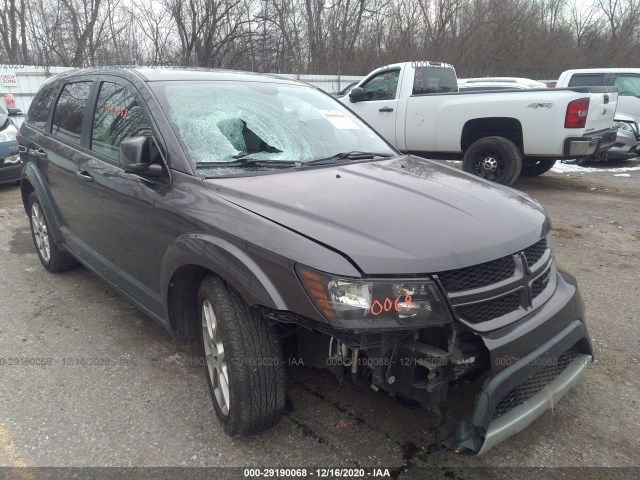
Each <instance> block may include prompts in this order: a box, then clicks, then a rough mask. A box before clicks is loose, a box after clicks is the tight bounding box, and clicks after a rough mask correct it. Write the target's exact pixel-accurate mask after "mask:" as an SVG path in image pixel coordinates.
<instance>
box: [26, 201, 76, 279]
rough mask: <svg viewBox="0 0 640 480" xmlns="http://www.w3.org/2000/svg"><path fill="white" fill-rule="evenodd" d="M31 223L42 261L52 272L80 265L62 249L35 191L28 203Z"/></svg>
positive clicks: (32, 233)
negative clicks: (54, 236)
mask: <svg viewBox="0 0 640 480" xmlns="http://www.w3.org/2000/svg"><path fill="white" fill-rule="evenodd" d="M28 212H29V223H30V224H31V236H32V237H33V243H34V244H35V246H36V252H37V253H38V257H39V258H40V262H41V263H42V265H43V266H44V268H46V269H47V270H49V271H50V272H52V273H58V272H64V271H65V270H71V269H72V268H74V267H77V266H78V261H77V260H76V259H75V258H73V257H72V256H71V255H69V254H68V253H67V252H65V251H63V250H61V249H60V248H58V246H57V245H56V242H55V241H54V240H53V237H52V236H51V232H50V230H49V222H48V221H47V218H46V217H45V214H44V209H43V208H42V205H41V204H40V200H39V199H38V196H37V195H36V194H35V192H32V193H31V195H29V203H28Z"/></svg>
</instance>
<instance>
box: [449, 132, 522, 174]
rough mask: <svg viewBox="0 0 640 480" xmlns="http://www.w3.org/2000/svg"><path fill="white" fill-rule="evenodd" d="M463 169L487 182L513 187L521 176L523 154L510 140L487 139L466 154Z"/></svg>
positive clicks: (472, 147)
mask: <svg viewBox="0 0 640 480" xmlns="http://www.w3.org/2000/svg"><path fill="white" fill-rule="evenodd" d="M462 168H463V169H464V170H465V171H466V172H469V173H473V174H474V175H477V176H478V177H481V178H484V179H485V180H490V181H492V182H496V183H501V184H503V185H511V184H512V183H513V182H515V181H516V179H517V178H518V177H519V176H520V171H521V170H522V154H521V153H520V150H519V149H518V147H517V146H516V144H515V143H513V142H512V141H511V140H509V139H508V138H504V137H485V138H481V139H480V140H477V141H476V142H474V143H473V144H472V145H471V146H470V147H469V148H468V149H467V151H466V152H465V153H464V157H463V159H462Z"/></svg>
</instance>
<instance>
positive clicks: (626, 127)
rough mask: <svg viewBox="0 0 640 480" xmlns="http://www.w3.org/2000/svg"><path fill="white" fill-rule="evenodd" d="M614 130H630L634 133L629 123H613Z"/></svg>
mask: <svg viewBox="0 0 640 480" xmlns="http://www.w3.org/2000/svg"><path fill="white" fill-rule="evenodd" d="M613 128H617V129H618V130H628V131H630V132H631V131H633V128H631V125H630V124H628V123H627V122H613Z"/></svg>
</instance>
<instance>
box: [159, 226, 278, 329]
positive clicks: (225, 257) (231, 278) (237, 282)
mask: <svg viewBox="0 0 640 480" xmlns="http://www.w3.org/2000/svg"><path fill="white" fill-rule="evenodd" d="M185 265H197V266H200V267H203V268H206V269H207V270H210V271H212V272H214V273H215V274H217V275H219V276H220V277H222V278H223V279H224V280H225V281H227V282H229V283H230V284H231V285H232V286H233V288H235V289H236V290H237V291H238V292H239V293H240V295H242V297H243V298H244V299H245V301H246V302H247V303H249V304H250V305H256V304H258V305H264V306H266V307H270V308H274V309H278V310H282V309H285V302H284V300H283V299H282V296H281V295H280V293H279V292H278V289H277V288H276V287H275V285H274V284H273V282H272V281H271V280H270V279H269V276H268V275H267V274H266V273H265V272H264V270H263V269H262V268H261V267H260V266H259V265H258V264H257V263H256V262H255V261H254V260H253V259H252V258H251V257H250V256H249V255H248V254H247V253H246V252H245V251H243V250H242V249H241V248H239V247H238V246H236V245H234V244H232V243H230V242H228V241H226V240H223V239H221V238H218V237H215V236H213V235H208V234H204V233H188V234H184V235H181V236H180V237H178V238H177V239H176V241H175V242H174V243H173V244H172V245H171V246H170V247H169V248H168V249H167V250H166V252H165V254H164V257H163V260H162V268H161V273H160V280H161V286H162V289H163V290H162V291H163V292H164V300H165V301H164V303H165V312H166V313H167V314H168V300H167V299H168V292H169V284H170V282H171V279H172V277H173V274H174V273H175V272H176V271H177V270H178V269H179V268H180V267H183V266H185ZM167 318H168V315H167Z"/></svg>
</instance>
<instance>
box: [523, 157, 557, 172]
mask: <svg viewBox="0 0 640 480" xmlns="http://www.w3.org/2000/svg"><path fill="white" fill-rule="evenodd" d="M555 164H556V160H536V159H535V158H531V159H528V158H525V159H524V163H523V164H522V172H521V173H520V174H521V175H524V176H525V177H537V176H538V175H542V174H543V173H545V172H548V171H549V170H551V168H552V167H553V166H554V165H555Z"/></svg>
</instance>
